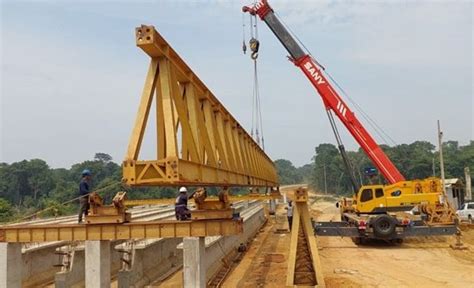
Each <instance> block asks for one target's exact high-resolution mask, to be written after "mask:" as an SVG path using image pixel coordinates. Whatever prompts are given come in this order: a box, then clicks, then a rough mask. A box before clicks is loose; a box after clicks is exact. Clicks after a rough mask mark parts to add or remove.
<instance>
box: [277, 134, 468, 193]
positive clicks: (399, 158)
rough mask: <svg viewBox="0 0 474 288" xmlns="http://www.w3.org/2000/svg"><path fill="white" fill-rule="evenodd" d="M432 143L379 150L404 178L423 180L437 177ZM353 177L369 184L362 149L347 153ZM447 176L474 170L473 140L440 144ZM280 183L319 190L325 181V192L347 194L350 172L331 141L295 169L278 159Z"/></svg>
mask: <svg viewBox="0 0 474 288" xmlns="http://www.w3.org/2000/svg"><path fill="white" fill-rule="evenodd" d="M435 148H436V147H435V146H434V145H433V144H431V143H429V142H426V141H416V142H413V143H411V144H401V145H397V146H394V147H389V146H386V145H383V146H382V149H383V150H384V151H385V153H386V154H387V155H388V156H389V158H390V159H391V160H392V161H393V163H394V164H395V165H396V166H397V168H398V169H399V170H400V172H402V174H403V175H404V176H405V177H406V178H407V179H422V178H426V177H429V176H433V169H434V172H435V173H434V174H435V175H436V176H437V177H439V175H440V169H439V153H438V152H437V151H436V150H435ZM347 154H348V156H349V159H350V161H351V164H352V166H353V171H354V172H355V177H356V179H357V180H358V182H359V184H369V178H368V177H367V176H366V175H365V174H364V171H365V169H366V168H369V167H373V165H372V163H371V162H370V160H369V159H368V158H367V156H366V155H365V153H364V152H363V151H362V149H359V150H358V151H348V152H347ZM443 154H444V162H445V173H446V178H464V168H465V167H469V168H470V171H471V173H473V172H474V141H471V143H470V144H468V145H465V146H460V145H459V144H458V142H456V141H448V142H445V143H444V144H443ZM275 165H276V167H277V169H278V175H279V177H280V183H281V184H282V185H285V184H295V183H303V182H304V183H309V184H311V186H313V187H314V188H316V189H317V190H319V191H325V181H324V179H325V178H326V187H327V192H328V193H335V194H349V193H351V192H352V186H351V182H350V178H349V175H348V174H347V171H346V169H345V166H344V164H343V162H342V157H341V155H340V154H339V150H338V148H337V147H336V146H335V145H333V144H327V143H325V144H320V145H318V146H317V147H316V149H315V155H314V157H313V163H311V164H307V165H304V166H302V167H299V168H296V167H295V166H293V164H292V163H291V162H290V161H288V160H283V159H280V160H277V161H275ZM372 181H374V182H376V183H383V177H382V176H380V175H379V176H377V177H376V178H375V179H373V180H372Z"/></svg>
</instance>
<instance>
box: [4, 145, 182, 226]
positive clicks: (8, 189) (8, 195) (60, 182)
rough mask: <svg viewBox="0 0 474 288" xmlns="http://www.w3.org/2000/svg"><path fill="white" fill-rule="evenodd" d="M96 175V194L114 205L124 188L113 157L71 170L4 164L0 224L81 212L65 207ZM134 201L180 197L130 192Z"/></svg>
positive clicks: (160, 191) (163, 191)
mask: <svg viewBox="0 0 474 288" xmlns="http://www.w3.org/2000/svg"><path fill="white" fill-rule="evenodd" d="M86 168H87V169H89V170H91V171H92V173H93V178H92V190H93V191H95V190H98V189H101V193H100V195H101V196H102V197H103V198H104V199H105V201H110V200H111V199H112V197H113V196H114V195H115V193H116V192H117V191H120V190H124V189H128V188H126V187H120V180H121V178H122V169H121V167H120V166H119V165H118V164H116V163H114V162H112V157H111V156H110V155H108V154H105V153H97V154H96V155H95V157H94V159H93V160H88V161H84V162H82V163H77V164H74V165H72V167H71V168H70V169H64V168H59V169H52V168H50V167H49V166H48V164H47V163H46V162H45V161H43V160H40V159H32V160H23V161H21V162H15V163H12V164H6V163H0V222H5V221H9V220H12V219H15V218H18V217H22V216H25V215H29V214H31V213H34V212H36V211H38V210H42V209H46V208H50V209H49V210H48V211H47V212H46V213H44V214H43V215H42V216H45V215H46V216H47V215H64V214H70V213H74V212H75V211H76V210H77V201H73V202H71V203H70V204H69V205H61V204H62V203H64V202H67V201H69V200H71V199H74V198H76V197H78V196H79V195H78V193H79V192H78V187H79V186H78V183H79V181H80V179H81V172H82V170H84V169H86ZM127 191H129V192H131V193H128V194H127V195H128V196H129V198H131V199H146V198H169V197H174V196H175V195H176V194H175V193H176V192H175V189H171V188H158V187H151V188H138V189H133V190H132V189H128V190H127Z"/></svg>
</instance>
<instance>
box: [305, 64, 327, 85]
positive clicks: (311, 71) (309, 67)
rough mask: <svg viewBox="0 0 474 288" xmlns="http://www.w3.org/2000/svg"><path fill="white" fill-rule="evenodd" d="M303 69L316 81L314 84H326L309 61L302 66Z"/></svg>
mask: <svg viewBox="0 0 474 288" xmlns="http://www.w3.org/2000/svg"><path fill="white" fill-rule="evenodd" d="M304 68H305V69H306V71H308V72H309V74H311V77H313V79H314V80H316V83H317V84H318V85H319V84H323V83H326V81H324V79H323V77H322V76H321V74H319V71H318V70H317V69H316V68H315V67H314V66H313V64H312V63H311V62H309V61H308V62H306V63H305V64H304Z"/></svg>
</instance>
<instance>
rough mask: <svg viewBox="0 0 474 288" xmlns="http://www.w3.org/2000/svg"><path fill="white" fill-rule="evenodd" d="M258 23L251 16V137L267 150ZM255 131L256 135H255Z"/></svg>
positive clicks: (244, 50) (243, 47) (254, 17)
mask: <svg viewBox="0 0 474 288" xmlns="http://www.w3.org/2000/svg"><path fill="white" fill-rule="evenodd" d="M257 23H258V21H257V18H256V15H250V25H249V26H250V27H249V28H250V33H249V35H250V40H249V48H250V51H251V54H250V58H251V59H252V60H253V91H252V126H251V130H250V131H251V132H250V135H251V137H252V138H253V139H254V140H255V141H256V142H257V144H258V145H259V146H260V147H262V149H263V150H265V140H264V136H263V121H262V108H261V102H260V88H259V83H258V65H257V59H258V52H259V48H260V42H259V41H258V26H257V25H258V24H257ZM242 38H243V41H242V42H243V43H242V51H243V53H244V54H246V51H247V46H246V44H245V19H244V17H242ZM254 131H255V134H254Z"/></svg>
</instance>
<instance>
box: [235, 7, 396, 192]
mask: <svg viewBox="0 0 474 288" xmlns="http://www.w3.org/2000/svg"><path fill="white" fill-rule="evenodd" d="M242 11H243V12H248V13H250V14H251V15H258V16H259V17H260V19H262V20H263V21H264V22H265V23H266V24H267V25H268V27H269V28H270V29H271V30H272V32H273V33H274V34H275V36H276V37H277V38H278V40H280V42H281V44H283V46H284V47H285V49H286V50H287V51H288V53H290V60H291V61H292V62H293V63H294V64H295V65H296V66H298V67H299V68H300V69H301V71H303V73H304V74H305V75H306V77H308V79H309V81H310V82H311V84H313V86H314V88H316V90H317V91H318V93H319V95H321V98H322V99H323V102H324V106H325V108H326V110H327V112H328V113H330V112H331V111H333V112H334V113H335V114H336V115H337V117H338V118H339V119H340V120H341V122H342V123H343V124H344V126H345V127H346V128H347V129H348V130H349V132H350V133H351V134H352V136H353V137H354V138H355V139H356V141H357V143H359V145H360V146H361V147H362V149H363V150H364V151H365V153H366V154H367V156H368V157H369V158H370V159H371V160H372V162H373V164H374V165H375V166H376V167H377V168H378V169H379V171H380V173H382V175H383V176H384V177H385V179H386V180H387V182H388V183H389V184H394V183H397V182H400V181H405V177H403V175H402V174H401V173H400V171H398V169H397V167H395V165H394V164H393V163H392V161H391V160H390V159H389V158H388V157H387V155H385V153H384V152H383V150H382V149H381V148H380V146H379V145H378V144H377V143H376V142H375V140H374V139H373V138H372V136H371V135H370V134H369V132H367V130H366V129H365V128H364V126H362V124H361V123H360V121H359V120H358V119H357V117H356V116H355V114H354V112H352V111H351V109H350V108H349V107H348V106H347V104H346V103H345V102H344V100H343V99H342V98H341V96H339V94H338V93H337V91H336V90H335V89H334V88H333V87H332V86H331V83H329V81H328V80H327V78H326V77H325V76H324V74H323V73H322V69H321V68H320V66H319V65H318V64H317V62H316V61H315V60H314V59H313V58H312V57H311V55H309V54H308V53H305V52H304V50H303V49H302V48H301V47H300V45H299V44H298V43H297V41H296V40H295V39H294V38H293V36H292V35H291V34H290V33H289V31H288V30H287V29H286V28H285V26H283V24H282V23H281V22H280V20H279V19H278V18H277V17H276V15H275V13H274V12H273V9H272V8H271V7H270V5H269V4H268V2H267V0H260V1H258V2H257V3H256V4H255V5H254V6H244V7H243V8H242ZM341 152H343V151H341ZM353 182H354V181H353Z"/></svg>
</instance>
